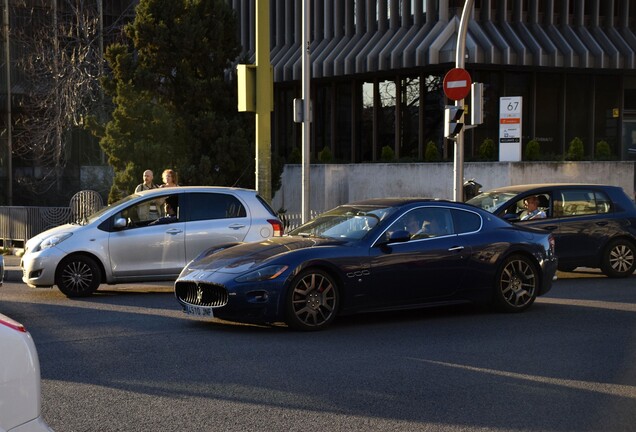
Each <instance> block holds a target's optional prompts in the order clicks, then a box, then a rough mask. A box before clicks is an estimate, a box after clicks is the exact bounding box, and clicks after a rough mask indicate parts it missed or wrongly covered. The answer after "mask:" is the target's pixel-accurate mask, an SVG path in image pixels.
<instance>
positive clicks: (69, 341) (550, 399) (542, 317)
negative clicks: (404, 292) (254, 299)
mask: <svg viewBox="0 0 636 432" xmlns="http://www.w3.org/2000/svg"><path fill="white" fill-rule="evenodd" d="M0 308H1V310H2V312H3V313H5V314H7V315H9V316H11V317H13V318H15V319H16V320H18V321H20V322H22V323H23V324H24V325H25V326H26V327H27V329H28V330H29V331H30V332H31V334H32V335H33V338H34V340H35V342H36V345H37V347H38V351H39V355H40V362H41V371H42V395H43V401H42V404H43V416H44V419H45V420H46V421H47V422H48V423H49V425H50V426H51V427H52V428H53V429H54V430H56V431H123V430H131V429H133V430H153V431H182V430H183V431H211V430H219V431H301V430H303V431H304V430H330V431H336V430H343V431H344V430H346V431H390V430H396V431H397V430H400V431H429V430H430V431H438V430H448V431H460V430H461V431H477V430H497V431H519V430H535V431H538V430H541V431H574V430H576V431H599V430H603V431H621V430H625V431H627V430H633V425H634V424H636V364H635V363H634V358H636V276H632V277H631V278H628V279H620V280H612V279H607V278H605V277H603V276H601V275H600V274H598V273H597V272H584V271H580V272H576V273H559V280H558V281H557V282H556V283H555V285H554V288H553V290H552V291H551V292H550V293H549V295H548V296H546V297H543V298H539V299H538V300H537V302H536V304H535V305H534V306H533V307H532V308H531V309H530V310H529V311H527V312H526V313H522V314H513V315H510V314H496V313H491V312H489V311H486V310H482V309H477V308H473V307H453V308H442V309H435V310H432V309H430V310H420V311H410V312H400V313H390V314H369V315H363V316H357V317H351V318H343V319H339V320H337V321H336V323H334V325H333V326H332V327H331V328H330V329H328V330H327V331H324V332H318V333H298V332H292V331H289V330H288V329H287V328H286V327H284V326H274V327H260V326H249V325H238V324H231V323H226V322H221V321H206V320H195V319H191V318H188V317H186V316H185V315H183V314H182V313H181V311H180V310H179V309H178V305H177V303H176V301H175V299H174V297H173V294H172V291H171V288H170V285H163V286H162V285H144V286H133V285H127V286H117V287H116V288H110V287H108V286H104V287H102V288H101V289H100V290H99V291H98V293H97V294H96V295H94V296H92V297H89V298H86V299H79V300H71V299H67V298H66V297H64V296H63V295H62V294H61V293H60V292H59V291H58V290H57V289H40V290H35V289H28V288H27V287H26V286H25V285H22V284H20V283H16V282H9V283H5V285H4V286H3V287H2V288H0Z"/></svg>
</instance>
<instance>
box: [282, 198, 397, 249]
mask: <svg viewBox="0 0 636 432" xmlns="http://www.w3.org/2000/svg"><path fill="white" fill-rule="evenodd" d="M395 210H396V209H395V207H377V206H355V207H354V206H347V205H345V206H340V207H336V208H335V209H333V210H329V211H328V212H325V213H322V214H320V215H318V216H317V217H316V218H315V219H313V220H311V221H309V222H307V223H306V224H304V225H301V226H299V227H298V228H296V229H294V230H292V231H291V232H290V233H289V235H299V236H303V237H328V238H337V239H348V240H359V239H361V238H363V237H364V236H366V235H367V234H369V233H370V232H373V231H375V229H376V227H377V226H378V224H379V223H380V221H382V220H384V219H385V218H386V217H387V216H389V215H391V214H392V213H393V212H394V211H395Z"/></svg>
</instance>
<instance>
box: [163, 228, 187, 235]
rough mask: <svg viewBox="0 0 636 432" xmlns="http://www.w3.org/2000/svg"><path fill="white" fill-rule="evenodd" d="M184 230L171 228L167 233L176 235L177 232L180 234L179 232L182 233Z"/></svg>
mask: <svg viewBox="0 0 636 432" xmlns="http://www.w3.org/2000/svg"><path fill="white" fill-rule="evenodd" d="M182 232H183V230H180V229H179V228H170V229H169V230H167V231H166V234H172V235H175V234H179V233H182Z"/></svg>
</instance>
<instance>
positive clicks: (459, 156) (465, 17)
mask: <svg viewBox="0 0 636 432" xmlns="http://www.w3.org/2000/svg"><path fill="white" fill-rule="evenodd" d="M472 9H473V0H466V3H465V4H464V10H463V11H462V18H461V21H460V22H459V31H458V33H457V48H456V50H455V67H456V68H460V69H463V68H464V63H465V59H464V52H465V51H466V33H467V31H468V21H469V20H470V14H471V12H472ZM455 106H457V107H458V108H459V109H461V110H462V111H463V109H464V99H460V100H457V101H455ZM453 174H454V180H453V199H454V200H455V201H463V200H464V189H463V187H464V130H463V128H462V130H460V131H459V133H458V134H457V138H456V139H455V158H454V161H453Z"/></svg>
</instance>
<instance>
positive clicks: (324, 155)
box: [318, 146, 333, 163]
mask: <svg viewBox="0 0 636 432" xmlns="http://www.w3.org/2000/svg"><path fill="white" fill-rule="evenodd" d="M332 160H333V154H331V149H330V148H329V147H327V146H324V147H323V148H322V150H320V153H318V161H320V162H321V163H330V162H331V161H332Z"/></svg>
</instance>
